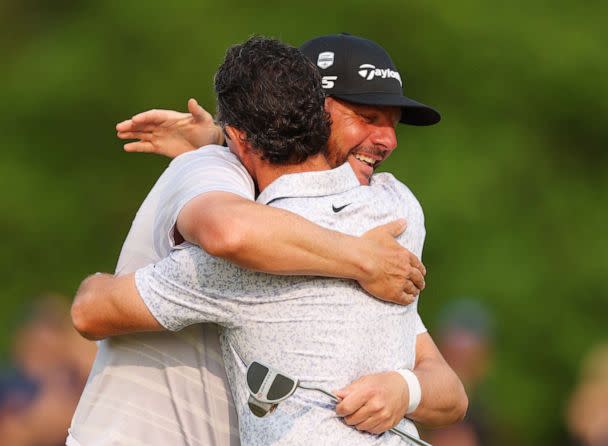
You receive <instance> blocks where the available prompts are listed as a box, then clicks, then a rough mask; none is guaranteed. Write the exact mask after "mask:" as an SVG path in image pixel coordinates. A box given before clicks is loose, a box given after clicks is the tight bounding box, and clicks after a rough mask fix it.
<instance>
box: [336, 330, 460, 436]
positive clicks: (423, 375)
mask: <svg viewBox="0 0 608 446" xmlns="http://www.w3.org/2000/svg"><path fill="white" fill-rule="evenodd" d="M413 372H414V374H415V375H416V377H417V378H418V380H419V382H420V387H421V388H422V399H421V401H420V405H419V406H418V408H417V409H416V410H415V411H414V412H413V413H411V414H407V415H406V411H407V407H408V404H409V399H410V394H409V389H408V386H407V384H406V382H405V380H404V379H403V377H402V376H401V375H400V374H399V373H397V372H385V373H378V374H374V375H368V376H364V377H362V378H360V379H358V380H356V381H355V382H353V383H352V384H350V385H349V386H347V387H345V388H344V389H341V390H339V391H338V392H337V395H338V396H339V397H340V398H342V401H341V402H340V404H338V405H337V406H336V412H337V414H338V415H340V416H342V417H344V420H345V422H346V423H347V424H349V425H351V426H355V427H356V428H357V429H359V430H363V431H367V432H371V433H375V434H379V433H381V432H385V431H387V430H388V429H390V428H392V427H394V426H396V425H397V424H398V423H399V421H400V420H401V419H402V418H403V417H405V416H407V417H408V418H410V419H412V420H414V421H416V422H418V423H420V424H421V425H423V426H426V427H431V428H435V427H441V426H446V425H448V424H452V423H455V422H457V421H460V420H462V418H463V417H464V415H465V413H466V410H467V407H468V398H467V395H466V393H465V391H464V387H463V385H462V383H461V382H460V379H459V378H458V376H456V373H454V371H453V370H452V369H451V368H450V366H449V365H448V364H447V362H446V361H445V360H444V359H443V356H442V355H441V353H440V352H439V349H437V346H436V345H435V343H434V342H433V339H432V338H431V336H430V335H429V334H428V333H426V332H425V333H421V334H419V335H418V336H417V337H416V364H415V366H414V370H413Z"/></svg>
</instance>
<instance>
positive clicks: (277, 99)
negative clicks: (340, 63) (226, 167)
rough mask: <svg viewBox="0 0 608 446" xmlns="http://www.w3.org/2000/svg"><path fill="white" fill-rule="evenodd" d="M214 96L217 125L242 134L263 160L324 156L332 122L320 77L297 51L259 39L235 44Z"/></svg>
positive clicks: (218, 77)
mask: <svg viewBox="0 0 608 446" xmlns="http://www.w3.org/2000/svg"><path fill="white" fill-rule="evenodd" d="M215 93H216V95H217V120H218V122H219V123H220V124H221V125H222V126H226V125H229V126H232V127H235V128H237V129H239V130H241V131H243V132H244V133H245V135H246V140H247V142H248V143H249V144H250V145H251V146H252V147H253V148H254V150H257V151H258V152H259V153H260V154H261V157H262V159H264V160H267V161H269V162H270V163H273V164H296V163H301V162H303V161H305V160H306V159H307V158H308V157H309V156H312V155H316V154H318V153H325V151H326V148H327V139H328V137H329V132H330V118H329V114H328V113H326V112H325V110H324V107H323V106H324V102H325V93H324V92H323V88H322V87H321V77H320V75H319V72H318V70H317V69H316V67H315V66H314V65H313V64H312V63H311V62H310V61H309V60H308V59H307V58H306V56H304V55H303V54H302V53H301V52H300V50H298V49H297V48H294V47H292V46H289V45H286V44H284V43H282V42H279V41H278V40H276V39H269V38H265V37H260V36H255V37H251V38H250V39H249V40H247V41H246V42H244V43H242V44H239V45H234V46H232V47H231V48H229V49H228V51H227V52H226V57H225V59H224V62H223V63H222V65H220V67H219V69H218V71H217V73H216V74H215Z"/></svg>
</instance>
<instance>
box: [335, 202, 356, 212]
mask: <svg viewBox="0 0 608 446" xmlns="http://www.w3.org/2000/svg"><path fill="white" fill-rule="evenodd" d="M350 204H351V203H348V204H345V205H344V206H340V207H339V208H337V207H335V206H334V205H333V204H332V205H331V208H332V209H333V211H334V212H336V213H337V212H340V211H341V210H342V209H344V208H345V207H346V206H348V205H350Z"/></svg>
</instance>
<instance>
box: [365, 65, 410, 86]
mask: <svg viewBox="0 0 608 446" xmlns="http://www.w3.org/2000/svg"><path fill="white" fill-rule="evenodd" d="M358 73H359V76H361V77H362V78H363V79H367V80H368V81H371V80H372V79H373V78H374V77H381V78H382V79H387V78H392V79H397V80H398V81H399V85H401V86H402V87H403V82H401V75H400V74H399V73H398V72H397V71H393V70H391V69H390V68H384V69H382V68H376V67H375V66H374V65H372V64H369V63H364V64H363V65H361V66H359V71H358Z"/></svg>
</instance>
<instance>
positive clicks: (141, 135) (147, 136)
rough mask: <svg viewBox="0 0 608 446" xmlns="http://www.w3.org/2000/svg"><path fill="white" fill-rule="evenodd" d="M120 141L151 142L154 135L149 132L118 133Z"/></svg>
mask: <svg viewBox="0 0 608 446" xmlns="http://www.w3.org/2000/svg"><path fill="white" fill-rule="evenodd" d="M116 136H118V137H119V138H120V139H141V140H142V141H150V139H151V138H152V134H150V133H148V132H118V133H117V134H116Z"/></svg>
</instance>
